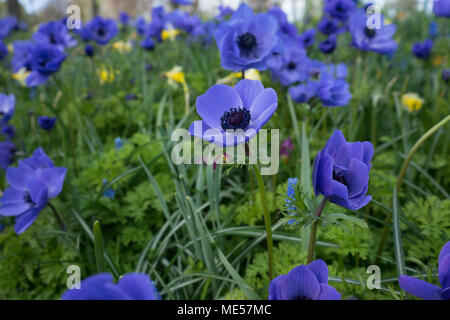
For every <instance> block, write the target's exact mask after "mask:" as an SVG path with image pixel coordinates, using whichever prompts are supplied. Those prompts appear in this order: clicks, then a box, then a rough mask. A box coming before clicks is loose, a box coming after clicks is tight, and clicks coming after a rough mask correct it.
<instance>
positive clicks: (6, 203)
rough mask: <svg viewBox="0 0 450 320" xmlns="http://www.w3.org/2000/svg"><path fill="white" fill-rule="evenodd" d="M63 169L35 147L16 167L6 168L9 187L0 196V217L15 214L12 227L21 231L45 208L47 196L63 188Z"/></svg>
mask: <svg viewBox="0 0 450 320" xmlns="http://www.w3.org/2000/svg"><path fill="white" fill-rule="evenodd" d="M66 172H67V169H66V168H56V167H54V165H53V162H52V161H51V160H50V158H49V157H48V156H47V155H46V154H45V152H44V151H43V150H42V149H41V148H39V149H37V150H35V151H34V153H33V155H32V156H31V157H30V158H27V159H24V160H22V161H19V165H18V167H17V168H12V167H9V168H8V169H7V171H6V180H7V181H8V183H9V185H10V187H9V188H8V189H6V190H5V192H4V193H3V196H2V198H1V199H0V204H1V206H0V216H5V217H15V226H14V230H15V232H16V233H17V234H22V233H23V232H25V231H26V230H27V229H28V228H29V227H30V226H31V225H32V224H33V222H34V221H35V220H36V218H37V217H38V216H39V213H40V212H41V211H42V210H43V209H44V208H45V207H46V205H47V203H48V201H49V199H53V198H55V197H56V196H58V195H59V194H60V193H61V191H62V188H63V184H64V179H65V177H66Z"/></svg>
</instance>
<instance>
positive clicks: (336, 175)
mask: <svg viewBox="0 0 450 320" xmlns="http://www.w3.org/2000/svg"><path fill="white" fill-rule="evenodd" d="M333 180H335V181H337V182H339V183H342V184H343V185H344V186H348V184H347V180H345V178H344V176H343V175H342V174H341V173H339V172H338V171H336V169H334V170H333Z"/></svg>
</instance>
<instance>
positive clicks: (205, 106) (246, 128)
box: [189, 79, 278, 146]
mask: <svg viewBox="0 0 450 320" xmlns="http://www.w3.org/2000/svg"><path fill="white" fill-rule="evenodd" d="M277 106H278V97H277V93H276V92H275V90H273V89H272V88H266V89H265V88H264V86H263V85H262V83H261V82H260V81H257V80H247V79H245V80H241V81H239V82H238V83H237V84H236V86H235V87H234V88H233V87H229V86H227V85H223V84H216V85H214V86H212V87H211V88H209V90H208V91H207V92H206V93H205V94H203V95H201V96H199V97H198V98H197V113H198V114H199V115H200V117H201V118H202V120H198V121H195V122H194V123H192V124H191V126H190V128H189V133H190V134H191V135H192V136H196V137H198V138H201V139H203V140H206V141H209V142H212V143H214V144H217V145H220V146H230V145H238V144H241V143H244V142H246V141H248V140H250V139H252V138H253V137H254V136H256V134H257V133H258V132H259V130H260V129H261V128H262V127H263V126H264V125H265V124H266V123H267V121H269V119H270V118H271V117H272V115H273V113H274V112H275V110H276V109H277ZM229 130H231V132H230V131H229Z"/></svg>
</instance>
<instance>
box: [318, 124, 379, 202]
mask: <svg viewBox="0 0 450 320" xmlns="http://www.w3.org/2000/svg"><path fill="white" fill-rule="evenodd" d="M373 154H374V149H373V145H372V143H370V142H368V141H366V142H353V143H350V142H347V141H346V140H345V137H344V135H343V134H342V132H341V131H340V130H335V131H334V133H333V135H332V136H331V137H330V139H329V140H328V142H327V144H326V146H325V148H324V149H323V150H322V151H320V152H319V153H318V154H317V156H316V159H315V160H314V169H313V175H312V177H313V186H314V193H315V195H316V197H318V196H319V195H321V194H322V195H323V196H324V197H325V198H327V199H328V200H329V201H331V202H332V203H334V204H337V205H339V206H342V207H344V208H347V209H349V210H358V209H361V208H362V207H364V206H365V205H367V204H368V203H369V202H370V200H372V197H371V196H366V193H367V191H368V188H369V187H368V184H369V172H370V168H371V167H372V164H371V163H370V162H371V161H372V157H373Z"/></svg>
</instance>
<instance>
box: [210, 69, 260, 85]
mask: <svg viewBox="0 0 450 320" xmlns="http://www.w3.org/2000/svg"><path fill="white" fill-rule="evenodd" d="M241 79H242V72H233V73H231V74H229V75H228V76H226V77H225V78H222V79H219V80H218V81H217V83H221V84H232V83H233V82H234V81H235V80H241ZM245 79H250V80H258V81H261V75H260V74H259V71H258V70H257V69H248V70H246V71H245Z"/></svg>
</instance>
